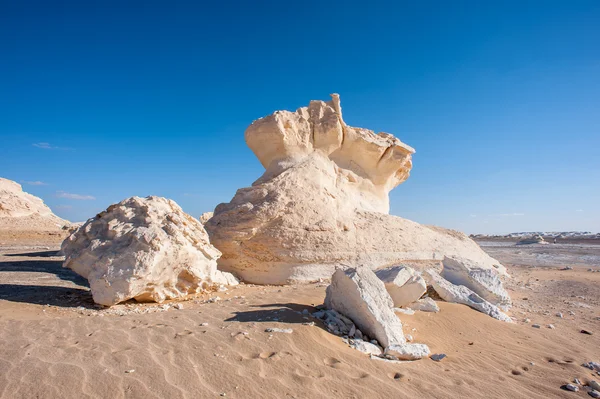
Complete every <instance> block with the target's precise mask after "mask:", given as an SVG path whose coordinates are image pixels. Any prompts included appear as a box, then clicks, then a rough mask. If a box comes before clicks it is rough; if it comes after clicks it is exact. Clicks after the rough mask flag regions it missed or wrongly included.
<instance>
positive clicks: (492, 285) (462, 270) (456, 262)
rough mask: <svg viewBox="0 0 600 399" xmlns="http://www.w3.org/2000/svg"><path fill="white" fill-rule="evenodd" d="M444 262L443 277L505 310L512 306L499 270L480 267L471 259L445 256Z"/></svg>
mask: <svg viewBox="0 0 600 399" xmlns="http://www.w3.org/2000/svg"><path fill="white" fill-rule="evenodd" d="M442 263H443V265H444V268H443V270H442V277H444V278H445V279H446V280H448V281H449V282H451V283H452V284H454V285H464V286H465V287H467V288H469V289H470V290H471V291H473V292H475V293H476V294H477V295H479V296H480V297H482V298H483V299H485V300H486V301H488V302H490V303H493V304H494V305H496V306H498V307H499V308H501V309H503V310H508V309H509V308H510V306H511V300H510V296H509V295H508V292H506V290H505V289H504V286H503V285H502V281H501V280H500V274H499V273H498V271H497V270H495V269H485V268H482V267H479V265H478V264H477V263H475V262H473V261H471V260H469V259H461V258H449V257H445V258H444V260H443V262H442Z"/></svg>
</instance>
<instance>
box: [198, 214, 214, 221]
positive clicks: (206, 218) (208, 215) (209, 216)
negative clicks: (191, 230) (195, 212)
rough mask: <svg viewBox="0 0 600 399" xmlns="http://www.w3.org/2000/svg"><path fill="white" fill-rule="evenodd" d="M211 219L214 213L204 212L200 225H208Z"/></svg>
mask: <svg viewBox="0 0 600 399" xmlns="http://www.w3.org/2000/svg"><path fill="white" fill-rule="evenodd" d="M211 217H213V212H204V213H203V214H202V215H200V219H199V220H200V223H202V224H206V222H208V220H209V219H210V218H211Z"/></svg>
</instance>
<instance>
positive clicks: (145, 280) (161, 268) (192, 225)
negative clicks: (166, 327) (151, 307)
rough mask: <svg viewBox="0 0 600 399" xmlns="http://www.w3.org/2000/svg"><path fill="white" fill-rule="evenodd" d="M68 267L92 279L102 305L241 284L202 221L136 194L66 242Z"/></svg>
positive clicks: (171, 204)
mask: <svg viewBox="0 0 600 399" xmlns="http://www.w3.org/2000/svg"><path fill="white" fill-rule="evenodd" d="M61 251H62V252H63V253H64V255H65V262H64V264H63V266H64V267H67V268H69V269H72V270H73V271H74V272H76V273H77V274H79V275H81V276H83V277H85V278H87V279H88V281H89V283H90V288H91V290H92V295H93V297H94V301H95V302H96V303H99V304H102V305H106V306H111V305H114V304H116V303H119V302H123V301H126V300H128V299H131V298H134V299H136V300H137V301H140V302H148V301H155V302H162V301H164V300H165V299H173V298H180V297H183V296H186V295H189V294H194V293H198V292H202V291H203V290H205V289H207V288H209V287H211V286H213V285H215V284H229V285H233V284H236V283H237V280H236V279H235V278H234V277H233V276H231V275H230V274H229V273H223V272H221V271H218V270H217V259H218V258H219V256H220V255H221V253H220V252H219V250H217V249H216V248H215V247H213V246H212V245H211V244H210V242H209V240H208V235H207V234H206V231H205V230H204V228H203V227H202V224H201V223H200V222H199V221H198V220H197V219H194V218H193V217H191V216H190V215H188V214H186V213H184V212H183V210H182V209H181V208H180V207H179V206H178V205H177V204H176V203H175V202H174V201H171V200H169V199H166V198H161V197H153V196H152V197H147V198H140V197H131V198H128V199H125V200H123V201H121V202H120V203H118V204H115V205H111V206H110V207H108V209H107V210H106V211H104V212H102V213H100V214H98V215H96V217H94V218H92V219H89V220H88V221H87V222H86V223H85V224H84V225H83V226H82V227H81V228H79V229H78V230H77V231H76V232H74V233H73V234H72V235H71V236H70V237H68V238H67V239H66V240H65V241H64V242H63V244H62V248H61Z"/></svg>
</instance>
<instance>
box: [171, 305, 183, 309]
mask: <svg viewBox="0 0 600 399" xmlns="http://www.w3.org/2000/svg"><path fill="white" fill-rule="evenodd" d="M173 307H174V308H175V309H178V310H182V309H183V303H176V304H175V305H173Z"/></svg>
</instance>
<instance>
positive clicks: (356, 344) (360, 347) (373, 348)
mask: <svg viewBox="0 0 600 399" xmlns="http://www.w3.org/2000/svg"><path fill="white" fill-rule="evenodd" d="M350 346H351V347H352V348H354V349H356V350H357V351H361V352H363V353H366V354H369V355H375V356H379V355H381V354H382V353H383V351H382V350H381V348H380V347H379V346H377V345H375V344H372V343H370V342H365V341H363V340H360V339H356V340H352V342H351V343H350Z"/></svg>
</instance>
